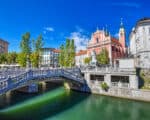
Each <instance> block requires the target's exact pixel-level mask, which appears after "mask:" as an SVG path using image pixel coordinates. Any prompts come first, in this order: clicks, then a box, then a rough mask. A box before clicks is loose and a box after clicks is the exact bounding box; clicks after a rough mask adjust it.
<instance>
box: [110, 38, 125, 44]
mask: <svg viewBox="0 0 150 120" xmlns="http://www.w3.org/2000/svg"><path fill="white" fill-rule="evenodd" d="M111 41H112V42H113V43H115V44H118V45H120V46H122V45H121V44H120V42H119V40H118V39H117V38H114V37H111Z"/></svg>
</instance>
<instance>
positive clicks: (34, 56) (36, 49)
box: [30, 34, 43, 67]
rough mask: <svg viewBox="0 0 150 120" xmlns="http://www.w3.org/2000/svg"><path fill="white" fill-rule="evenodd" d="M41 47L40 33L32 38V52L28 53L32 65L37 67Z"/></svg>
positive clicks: (41, 38)
mask: <svg viewBox="0 0 150 120" xmlns="http://www.w3.org/2000/svg"><path fill="white" fill-rule="evenodd" d="M42 47H43V37H42V35H41V34H40V35H39V36H38V38H37V39H36V41H34V40H32V50H33V51H32V53H31V55H30V61H31V63H32V66H33V67H39V63H40V61H41V59H40V50H41V48H42Z"/></svg>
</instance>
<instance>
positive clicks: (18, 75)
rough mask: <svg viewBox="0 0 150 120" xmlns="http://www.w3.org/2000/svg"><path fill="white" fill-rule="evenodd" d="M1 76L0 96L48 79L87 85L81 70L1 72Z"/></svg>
mask: <svg viewBox="0 0 150 120" xmlns="http://www.w3.org/2000/svg"><path fill="white" fill-rule="evenodd" d="M6 73H7V76H6ZM0 74H1V75H0V94H4V93H6V92H8V91H11V90H14V89H18V88H21V87H23V86H26V85H27V84H31V83H33V82H38V81H44V80H46V79H47V78H56V77H57V78H65V79H67V80H70V81H71V82H72V83H77V84H78V85H79V86H82V87H83V86H85V84H86V81H85V79H84V78H83V77H82V76H81V72H80V69H30V70H26V71H25V70H10V71H8V72H6V71H5V72H2V71H1V72H0ZM83 89H84V88H83Z"/></svg>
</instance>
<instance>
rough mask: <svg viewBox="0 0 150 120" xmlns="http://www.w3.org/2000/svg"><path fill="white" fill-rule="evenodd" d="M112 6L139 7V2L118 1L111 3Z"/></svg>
mask: <svg viewBox="0 0 150 120" xmlns="http://www.w3.org/2000/svg"><path fill="white" fill-rule="evenodd" d="M112 5H113V6H124V7H132V8H140V7H141V4H139V3H135V2H118V3H113V4H112Z"/></svg>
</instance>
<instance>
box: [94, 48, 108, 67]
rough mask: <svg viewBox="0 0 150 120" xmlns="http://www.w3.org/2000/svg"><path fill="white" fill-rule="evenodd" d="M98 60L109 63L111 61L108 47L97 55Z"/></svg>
mask: <svg viewBox="0 0 150 120" xmlns="http://www.w3.org/2000/svg"><path fill="white" fill-rule="evenodd" d="M96 59H97V62H98V63H99V64H108V63H109V56H108V51H107V49H106V48H103V49H102V51H101V52H100V54H98V55H97V56H96Z"/></svg>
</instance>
